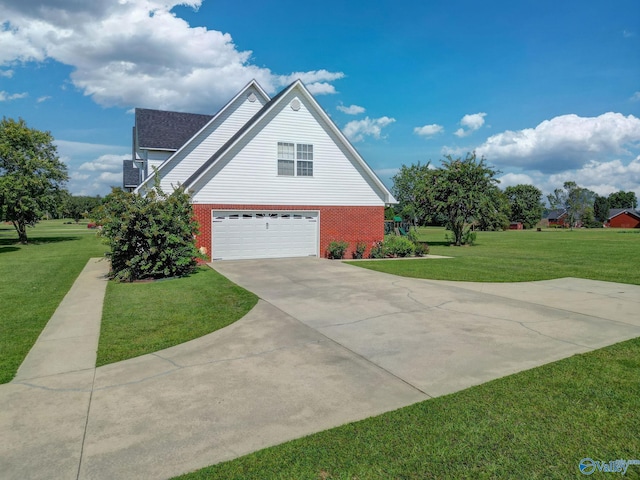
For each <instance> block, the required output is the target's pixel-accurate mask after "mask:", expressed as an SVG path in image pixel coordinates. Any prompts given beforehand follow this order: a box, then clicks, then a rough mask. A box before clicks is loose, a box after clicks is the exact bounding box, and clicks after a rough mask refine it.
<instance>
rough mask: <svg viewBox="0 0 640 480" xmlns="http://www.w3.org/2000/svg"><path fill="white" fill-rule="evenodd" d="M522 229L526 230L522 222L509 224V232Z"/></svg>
mask: <svg viewBox="0 0 640 480" xmlns="http://www.w3.org/2000/svg"><path fill="white" fill-rule="evenodd" d="M522 229H524V226H523V225H522V222H511V223H510V224H509V230H522Z"/></svg>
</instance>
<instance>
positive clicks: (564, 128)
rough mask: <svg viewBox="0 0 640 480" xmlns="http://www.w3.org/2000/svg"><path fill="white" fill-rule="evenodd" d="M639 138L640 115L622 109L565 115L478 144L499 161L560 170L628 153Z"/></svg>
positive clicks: (550, 170) (547, 169)
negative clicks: (638, 116) (618, 111)
mask: <svg viewBox="0 0 640 480" xmlns="http://www.w3.org/2000/svg"><path fill="white" fill-rule="evenodd" d="M638 142H640V119H638V118H636V117H634V116H633V115H629V116H627V117H625V116H624V115H622V114H620V113H612V112H609V113H604V114H602V115H600V116H598V117H579V116H578V115H574V114H571V115H562V116H559V117H554V118H552V119H551V120H545V121H544V122H542V123H540V124H539V125H538V126H537V127H535V128H526V129H524V130H518V131H515V132H514V131H511V130H507V131H505V132H503V133H499V134H497V135H493V136H491V137H489V138H488V139H487V140H486V142H485V143H483V144H482V145H481V146H479V147H478V148H476V152H477V153H478V155H482V156H484V157H486V158H487V159H488V160H489V161H491V162H492V163H496V164H502V165H509V166H520V167H527V168H531V169H536V170H540V171H541V172H543V173H557V172H560V171H562V170H570V169H576V168H580V167H581V166H583V165H585V164H586V163H587V162H589V161H605V160H607V159H608V157H609V156H610V155H612V154H628V153H629V152H628V151H627V150H626V148H627V147H633V146H637V143H638Z"/></svg>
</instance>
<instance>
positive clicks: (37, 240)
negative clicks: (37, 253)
mask: <svg viewBox="0 0 640 480" xmlns="http://www.w3.org/2000/svg"><path fill="white" fill-rule="evenodd" d="M79 239H80V237H33V238H29V245H42V244H47V243H58V242H69V241H72V240H79ZM0 245H21V244H20V242H19V241H18V239H17V238H0ZM15 250H19V248H18V247H16V248H15Z"/></svg>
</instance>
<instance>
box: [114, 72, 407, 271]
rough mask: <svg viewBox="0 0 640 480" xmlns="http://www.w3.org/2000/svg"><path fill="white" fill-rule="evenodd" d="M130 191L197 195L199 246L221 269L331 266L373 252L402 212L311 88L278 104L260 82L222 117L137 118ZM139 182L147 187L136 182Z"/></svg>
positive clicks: (298, 85) (299, 87)
mask: <svg viewBox="0 0 640 480" xmlns="http://www.w3.org/2000/svg"><path fill="white" fill-rule="evenodd" d="M133 136H134V152H135V158H134V159H132V160H125V162H124V183H125V188H126V187H129V188H135V190H136V191H137V192H140V193H142V194H144V193H145V192H147V191H148V190H149V189H151V188H153V186H154V174H153V172H154V169H155V171H156V172H157V175H158V177H159V180H160V185H161V188H162V189H163V190H164V191H168V192H170V191H171V190H172V188H174V187H175V186H177V185H178V184H180V185H183V186H185V187H186V188H187V189H188V190H189V191H190V192H191V194H192V203H193V210H194V214H195V216H196V218H197V220H198V222H199V223H200V235H199V236H198V237H197V239H196V241H197V246H198V247H199V248H202V250H203V251H204V252H206V254H207V255H208V256H209V257H210V258H211V259H213V260H216V259H246V258H277V257H294V256H320V257H322V256H326V251H327V247H328V245H329V243H330V242H331V241H332V240H345V241H347V242H349V244H350V247H349V251H347V255H350V253H351V251H353V250H354V249H355V245H356V243H357V242H366V243H367V245H368V246H369V247H370V246H371V245H372V244H373V243H374V242H376V241H379V240H382V239H383V236H384V208H385V206H386V205H389V204H392V203H396V201H395V199H394V198H393V196H392V195H391V193H390V192H389V190H388V189H387V188H386V187H385V186H384V184H383V183H382V182H381V181H380V179H379V178H378V177H377V176H376V174H375V173H374V172H373V170H372V169H371V168H370V167H369V166H368V165H367V163H366V162H365V161H364V159H363V158H362V157H361V156H360V154H359V153H358V152H357V151H356V149H355V148H354V147H353V146H352V145H351V143H350V142H349V141H348V140H347V138H346V137H345V136H344V134H343V133H342V132H341V131H340V129H339V128H338V127H337V126H336V125H335V124H334V123H333V121H332V120H331V119H330V118H329V116H328V115H327V114H326V112H325V111H324V110H323V109H322V108H321V107H320V105H319V104H318V103H317V101H316V100H315V99H314V98H313V96H312V95H311V94H310V93H309V91H308V90H307V89H306V87H305V86H304V85H303V83H302V82H301V81H299V80H298V81H296V82H294V83H293V84H291V85H290V86H288V87H287V88H285V89H284V90H282V91H281V92H280V93H279V94H277V95H276V96H275V97H273V98H269V96H268V95H267V94H266V93H265V92H264V90H263V89H262V88H261V87H260V85H258V83H257V82H256V81H252V82H250V83H249V84H248V85H247V86H246V87H245V88H243V89H242V90H241V91H240V93H238V94H237V95H236V96H235V97H234V98H232V99H231V100H230V101H229V103H227V104H226V105H225V106H224V107H223V108H222V109H221V110H220V111H219V112H218V113H216V114H215V115H213V116H208V115H197V114H188V113H181V112H166V111H159V110H147V109H136V125H135V127H134V135H133ZM136 177H137V178H136Z"/></svg>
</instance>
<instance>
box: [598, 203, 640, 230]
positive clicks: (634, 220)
mask: <svg viewBox="0 0 640 480" xmlns="http://www.w3.org/2000/svg"><path fill="white" fill-rule="evenodd" d="M605 226H606V227H612V228H640V212H638V211H637V210H634V209H632V208H612V209H611V210H609V217H608V218H607V221H606V222H605Z"/></svg>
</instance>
